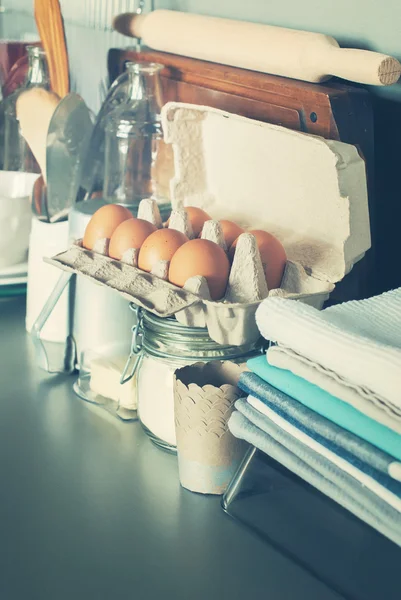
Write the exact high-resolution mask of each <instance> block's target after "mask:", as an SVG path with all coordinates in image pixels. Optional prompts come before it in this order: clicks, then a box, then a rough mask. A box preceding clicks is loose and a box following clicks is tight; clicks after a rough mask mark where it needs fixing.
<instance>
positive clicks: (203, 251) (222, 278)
mask: <svg viewBox="0 0 401 600" xmlns="http://www.w3.org/2000/svg"><path fill="white" fill-rule="evenodd" d="M229 273H230V262H229V260H228V258H227V255H226V253H225V252H224V250H223V249H222V248H220V246H218V245H217V244H215V243H214V242H210V241H209V240H191V241H189V242H187V243H186V244H184V245H183V246H181V248H179V249H178V250H177V252H176V253H175V254H174V256H173V258H172V260H171V263H170V269H169V273H168V278H169V281H170V282H171V283H174V284H175V285H177V286H178V287H183V286H184V285H185V282H186V281H187V280H188V279H189V278H190V277H193V276H194V275H202V276H203V277H205V278H206V280H207V283H208V286H209V290H210V295H211V297H212V300H219V299H220V298H222V297H223V296H224V292H225V291H226V287H227V281H228V275H229Z"/></svg>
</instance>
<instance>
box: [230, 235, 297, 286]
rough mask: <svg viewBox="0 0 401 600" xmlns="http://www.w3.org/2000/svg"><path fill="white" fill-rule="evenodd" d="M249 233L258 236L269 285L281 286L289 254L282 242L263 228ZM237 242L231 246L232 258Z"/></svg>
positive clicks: (257, 240)
mask: <svg viewBox="0 0 401 600" xmlns="http://www.w3.org/2000/svg"><path fill="white" fill-rule="evenodd" d="M247 233H252V234H253V235H254V236H255V238H256V243H257V245H258V248H259V252H260V258H261V259H262V263H263V266H264V269H265V277H266V282H267V287H268V288H269V290H274V289H276V288H279V287H280V284H281V280H282V278H283V273H284V268H285V264H286V262H287V255H286V253H285V250H284V247H283V245H282V243H281V242H280V241H279V240H278V239H277V238H276V237H274V235H272V234H271V233H268V232H267V231H262V230H261V229H252V230H251V231H248V232H247ZM236 243H237V240H235V242H234V243H233V245H232V246H231V248H230V252H229V254H230V258H231V259H232V258H233V257H234V252H235V246H236Z"/></svg>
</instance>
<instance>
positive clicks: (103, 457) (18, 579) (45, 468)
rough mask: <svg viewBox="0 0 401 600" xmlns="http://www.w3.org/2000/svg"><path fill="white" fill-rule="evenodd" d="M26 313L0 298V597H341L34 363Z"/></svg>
mask: <svg viewBox="0 0 401 600" xmlns="http://www.w3.org/2000/svg"><path fill="white" fill-rule="evenodd" d="M24 315H25V305H24V299H22V298H20V299H9V300H4V301H1V302H0V332H1V334H0V345H1V353H0V356H1V363H0V365H1V366H0V373H1V379H0V383H1V388H0V389H1V396H0V474H1V482H2V485H1V490H0V511H1V512H0V514H1V520H0V540H1V545H0V548H1V571H0V598H1V600H64V599H66V600H67V599H68V600H71V599H74V600H80V599H81V598H82V599H85V600H87V599H92V598H95V599H96V600H102V599H107V600H108V599H110V600H118V599H120V598H121V599H124V600H125V599H126V598H135V599H138V600H142V599H143V600H145V599H146V600H147V599H149V600H153V599H154V600H156V599H159V598H174V599H175V600H180V599H185V600H187V599H189V598H190V599H191V600H197V599H199V600H201V599H202V600H203V599H206V598H210V599H214V598H216V599H217V598H269V599H272V600H287V599H288V600H290V599H291V600H294V599H297V598H300V599H308V600H315V599H316V600H334V599H338V598H340V596H339V595H337V594H335V593H334V592H332V591H330V590H329V588H328V587H326V586H325V585H324V584H323V583H321V582H319V581H317V580H316V579H314V578H313V577H312V576H311V575H310V574H308V573H307V572H306V571H304V570H302V569H301V568H300V567H299V566H297V565H296V564H294V563H293V562H291V561H290V560H289V559H287V558H285V557H284V556H283V555H281V554H280V553H279V552H278V551H276V550H275V549H273V548H272V547H270V546H269V545H268V544H266V543H263V542H262V541H261V540H259V539H258V538H257V537H255V536H254V535H253V534H251V533H250V532H249V531H248V530H247V529H246V528H243V527H242V526H240V525H239V524H238V523H236V522H235V521H233V520H232V519H231V518H230V517H228V516H227V515H225V514H224V513H223V511H222V510H221V508H220V499H219V498H214V497H203V496H200V495H196V494H192V493H190V492H187V491H185V490H183V489H182V488H180V484H179V480H178V472H177V461H176V458H175V457H174V456H172V455H169V454H166V453H164V452H162V451H161V450H159V449H158V448H156V447H155V446H153V444H152V443H151V442H150V441H149V440H148V439H147V438H146V436H145V434H144V433H143V432H142V430H141V427H140V425H139V424H138V423H123V422H120V421H118V420H117V419H115V418H113V417H111V416H109V415H108V414H107V413H106V412H105V411H103V410H102V409H99V408H97V407H92V406H90V405H88V404H85V403H84V402H82V401H81V400H79V399H78V398H77V397H76V396H75V395H74V393H73V392H72V383H73V381H74V378H73V377H72V376H60V375H57V376H50V375H48V374H46V373H44V372H42V371H39V369H38V368H37V367H36V365H35V362H34V354H33V350H32V347H31V343H30V340H29V337H28V336H27V334H26V333H25V330H24Z"/></svg>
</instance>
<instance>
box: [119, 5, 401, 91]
mask: <svg viewBox="0 0 401 600" xmlns="http://www.w3.org/2000/svg"><path fill="white" fill-rule="evenodd" d="M113 27H114V29H116V31H118V32H120V33H122V34H124V35H129V36H131V37H138V38H141V39H142V41H143V42H144V43H145V44H146V45H147V46H149V47H150V48H153V49H155V50H163V51H165V52H171V53H173V54H182V55H184V56H189V57H192V58H199V59H201V60H208V61H211V62H218V63H222V64H225V65H232V66H236V67H242V68H244V69H251V70H253V71H261V72H262V73H271V74H273V75H282V76H285V77H291V78H294V79H303V80H305V81H311V82H321V81H326V80H327V79H329V78H330V77H331V76H332V75H334V76H336V77H342V78H343V79H349V80H350V81H356V82H358V83H366V84H371V85H391V84H393V83H395V82H396V81H398V79H399V77H400V74H401V65H400V63H399V62H398V60H396V59H395V58H392V57H391V56H387V55H385V54H379V53H377V52H370V51H367V50H355V49H349V48H345V49H344V48H340V47H339V45H338V43H337V41H336V40H335V39H334V38H332V37H330V36H328V35H324V34H321V33H311V32H306V31H296V30H293V29H285V28H283V27H274V26H271V25H262V24H257V23H246V22H242V21H232V20H229V19H219V18H216V17H207V16H201V15H194V14H189V13H180V12H177V11H170V10H155V11H154V12H151V13H148V14H146V15H143V14H140V15H137V14H134V13H125V14H122V15H119V16H118V17H116V18H115V19H114V22H113ZM210 40H218V43H216V44H210Z"/></svg>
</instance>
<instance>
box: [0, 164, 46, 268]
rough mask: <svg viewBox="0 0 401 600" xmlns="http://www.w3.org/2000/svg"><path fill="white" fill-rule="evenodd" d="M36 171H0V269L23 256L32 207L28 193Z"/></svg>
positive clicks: (26, 243)
mask: <svg viewBox="0 0 401 600" xmlns="http://www.w3.org/2000/svg"><path fill="white" fill-rule="evenodd" d="M37 177H38V174H37V173H17V172H14V171H0V269H2V268H4V267H9V266H11V265H16V264H18V263H21V262H24V261H25V260H26V258H27V252H28V246H29V233H30V231H31V221H32V210H31V202H30V196H31V192H32V188H33V184H34V182H35V179H36V178H37Z"/></svg>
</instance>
